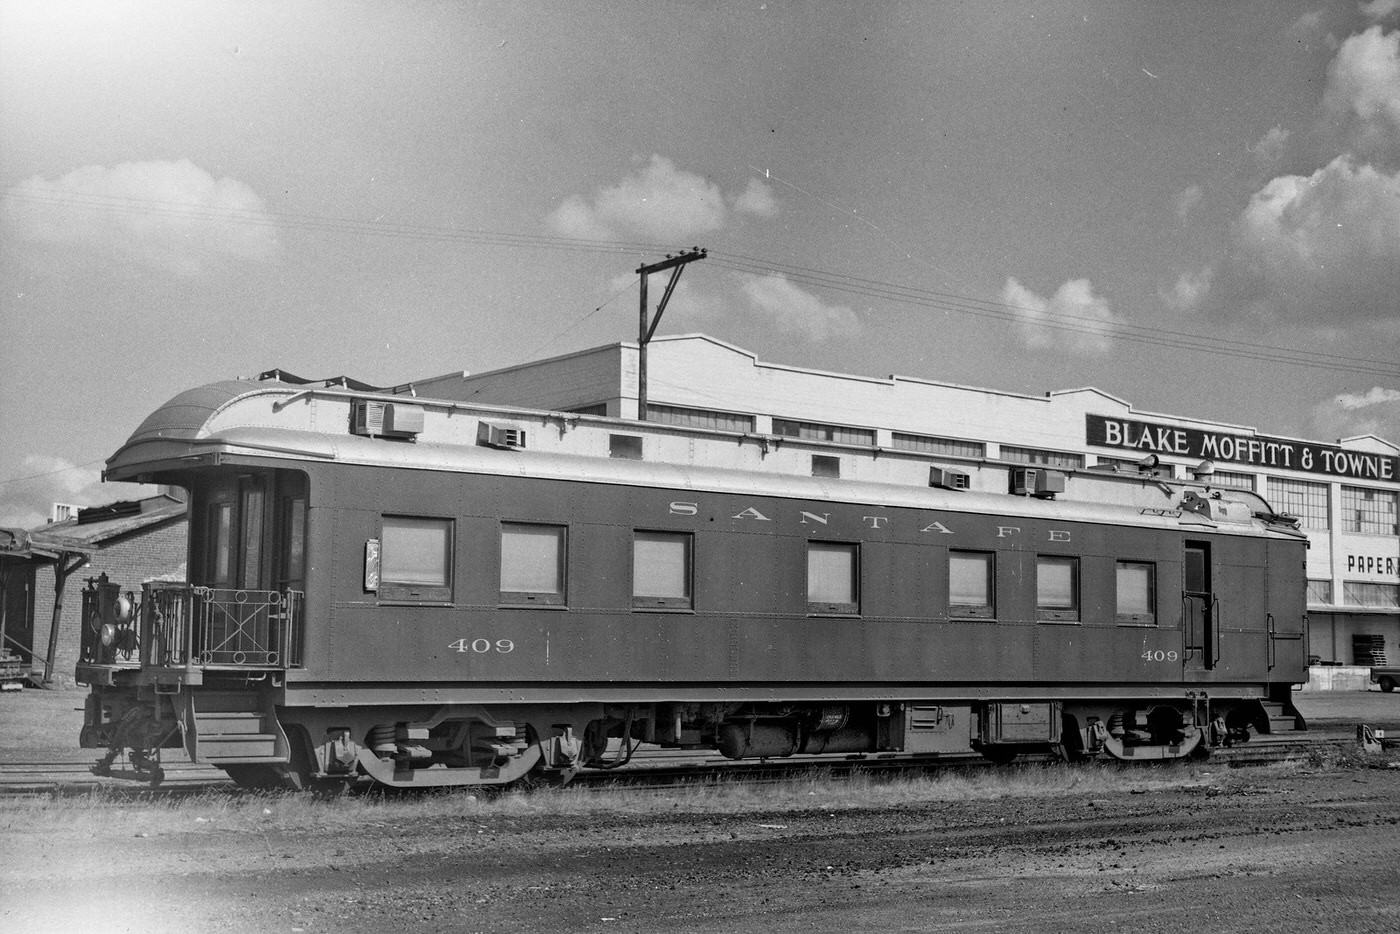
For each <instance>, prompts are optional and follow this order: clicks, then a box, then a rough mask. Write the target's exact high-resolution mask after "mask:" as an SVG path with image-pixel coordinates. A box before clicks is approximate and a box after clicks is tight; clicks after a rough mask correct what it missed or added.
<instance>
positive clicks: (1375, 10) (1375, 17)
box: [1361, 0, 1400, 21]
mask: <svg viewBox="0 0 1400 934" xmlns="http://www.w3.org/2000/svg"><path fill="white" fill-rule="evenodd" d="M1396 12H1400V0H1370V2H1369V3H1363V4H1361V15H1362V16H1364V17H1366V18H1367V19H1369V20H1372V21H1379V20H1383V19H1386V18H1387V17H1389V16H1390V15H1391V14H1392V13H1396Z"/></svg>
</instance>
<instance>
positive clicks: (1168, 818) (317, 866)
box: [0, 768, 1400, 934]
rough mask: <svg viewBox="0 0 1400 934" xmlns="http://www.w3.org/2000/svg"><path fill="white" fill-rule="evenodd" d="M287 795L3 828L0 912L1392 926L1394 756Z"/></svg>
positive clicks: (60, 917) (16, 923)
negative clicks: (1169, 769) (1172, 772)
mask: <svg viewBox="0 0 1400 934" xmlns="http://www.w3.org/2000/svg"><path fill="white" fill-rule="evenodd" d="M287 806H289V805H286V804H285V803H284V802H282V801H280V800H278V799H267V801H266V807H265V808H264V810H265V811H266V814H265V815H264V816H265V817H266V821H265V825H264V826H263V827H261V828H249V827H248V826H246V825H245V824H240V825H238V826H233V827H231V829H227V830H224V829H220V828H219V821H220V820H225V821H226V823H227V824H229V825H232V824H234V823H235V820H234V818H233V817H231V816H228V815H225V816H224V817H222V818H221V817H217V816H216V817H211V818H208V819H206V822H205V823H204V824H202V825H201V824H200V823H199V821H200V818H199V816H197V815H198V809H195V810H193V811H190V812H189V813H188V814H185V815H183V816H184V817H185V819H187V820H188V822H189V824H188V827H187V828H185V829H178V828H177V829H174V830H163V831H159V832H155V833H149V834H147V833H143V834H141V835H135V834H133V833H132V831H131V830H130V828H129V827H127V826H124V825H123V824H122V823H121V822H120V821H116V822H102V826H101V827H97V828H93V827H86V826H81V825H75V826H67V827H65V826H62V825H61V824H60V826H56V827H55V826H51V827H50V828H49V829H48V830H47V831H46V832H44V833H42V834H37V835H33V836H29V837H27V838H26V836H25V835H24V834H23V833H22V832H17V831H16V828H15V827H13V826H7V827H6V829H5V831H4V833H3V851H4V858H5V867H4V872H3V890H0V899H3V907H0V927H3V928H4V929H6V930H11V931H26V932H40V931H93V932H103V931H132V932H143V934H155V932H162V931H171V932H175V931H179V932H205V931H211V932H212V931H264V932H278V931H282V932H314V931H336V932H359V931H364V932H371V931H372V932H376V934H382V932H385V931H424V932H447V931H453V932H458V931H483V932H487V931H490V932H495V931H591V930H598V931H638V932H655V931H667V932H671V934H679V932H707V934H709V932H764V934H777V932H788V931H812V930H817V931H850V930H871V931H873V930H880V931H942V930H950V931H951V930H995V931H1027V932H1030V931H1035V932H1045V931H1059V930H1076V931H1115V930H1123V929H1127V930H1134V931H1173V932H1176V931H1179V932H1186V931H1191V932H1200V931H1211V932H1218V931H1230V930H1239V931H1246V930H1248V931H1251V932H1258V931H1260V930H1267V931H1271V932H1273V934H1292V932H1302V931H1316V930H1322V929H1325V930H1331V931H1391V930H1394V929H1395V926H1396V924H1395V921H1396V914H1397V911H1400V900H1397V897H1396V893H1397V892H1400V867H1398V866H1397V861H1396V860H1395V850H1396V848H1397V846H1398V845H1400V827H1397V823H1400V770H1397V769H1375V768H1373V769H1353V770H1346V771H1326V772H1317V773H1302V774H1299V773H1279V772H1277V771H1272V770H1268V771H1265V770H1260V771H1257V772H1256V771H1253V770H1250V771H1233V772H1227V773H1224V774H1214V773H1209V772H1206V773H1204V774H1202V775H1200V776H1199V777H1198V778H1195V779H1192V780H1190V781H1188V782H1187V783H1186V784H1184V785H1182V786H1181V787H1176V788H1154V789H1152V790H1150V791H1149V790H1144V791H1143V792H1142V793H1134V790H1133V789H1131V788H1129V789H1128V790H1127V791H1126V792H1123V793H1117V794H1114V795H1111V796H1105V795H1104V794H1103V793H1102V792H1088V793H1073V792H1070V793H1063V794H1052V795H1049V796H1045V797H1035V798H1030V799H1024V798H1021V799H1018V798H995V797H994V798H991V799H988V800H975V801H966V800H964V801H956V802H925V803H915V804H907V805H896V806H892V807H880V808H861V807H858V806H854V807H845V808H839V809H838V808H834V807H832V806H830V805H827V806H823V807H820V808H815V807H814V808H800V807H798V808H797V809H792V808H784V809H782V810H777V811H756V810H755V811H744V810H740V811H737V812H734V813H728V814H724V815H722V816H713V815H710V814H706V813H696V812H693V811H686V810H684V806H683V805H681V804H677V805H676V808H677V809H678V810H680V813H675V814H667V813H664V808H662V807H658V806H657V805H655V804H643V805H642V806H640V807H638V808H637V810H639V811H643V812H645V813H643V814H642V815H641V816H635V815H632V814H629V813H628V810H627V809H626V808H623V809H620V810H616V811H611V812H607V811H604V812H600V813H589V814H585V815H568V814H564V815H559V814H554V815H549V814H545V815H537V814H533V813H532V812H531V811H530V806H529V804H528V803H526V804H524V805H522V810H521V811H520V812H519V813H512V812H510V811H505V812H502V811H500V810H496V811H494V812H492V813H486V814H471V813H459V814H456V815H454V816H449V817H441V816H437V817H432V816H431V815H428V816H425V818H423V819H414V818H412V817H410V818H407V819H402V818H401V819H396V820H387V821H386V820H376V819H369V820H366V821H365V822H364V823H363V824H361V825H358V826H341V825H336V826H332V827H329V828H328V829H326V830H324V831H317V830H315V829H307V828H306V827H305V826H304V825H303V826H298V827H297V828H295V829H284V828H283V827H282V826H281V825H280V821H279V818H278V814H277V811H278V809H280V808H282V807H287ZM329 807H335V805H331V806H329ZM425 810H428V811H431V810H432V809H431V808H425ZM370 813H371V814H372V812H370ZM302 823H303V824H304V822H302ZM332 823H334V822H332Z"/></svg>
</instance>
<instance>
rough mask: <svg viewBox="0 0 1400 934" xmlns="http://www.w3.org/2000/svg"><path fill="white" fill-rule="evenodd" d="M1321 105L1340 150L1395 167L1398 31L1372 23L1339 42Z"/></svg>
mask: <svg viewBox="0 0 1400 934" xmlns="http://www.w3.org/2000/svg"><path fill="white" fill-rule="evenodd" d="M1322 106H1323V110H1324V111H1325V112H1326V114H1327V117H1328V126H1329V129H1330V130H1331V132H1332V133H1333V135H1334V137H1335V139H1336V142H1337V144H1338V145H1339V147H1340V148H1341V149H1342V150H1344V151H1346V152H1350V153H1352V154H1354V155H1356V156H1358V157H1359V158H1361V159H1362V160H1364V161H1367V162H1371V163H1374V164H1376V165H1380V166H1390V167H1400V31H1394V32H1391V33H1390V34H1388V35H1387V34H1385V33H1384V32H1383V31H1382V29H1381V27H1380V26H1372V27H1371V28H1370V29H1367V30H1366V31H1365V32H1363V33H1361V34H1360V35H1356V36H1351V37H1349V38H1348V39H1347V40H1346V41H1345V42H1343V43H1342V46H1341V48H1340V49H1338V51H1337V56H1336V58H1334V59H1333V60H1332V64H1331V65H1330V66H1329V67H1328V69H1327V90H1326V91H1325V92H1324V94H1323V97H1322Z"/></svg>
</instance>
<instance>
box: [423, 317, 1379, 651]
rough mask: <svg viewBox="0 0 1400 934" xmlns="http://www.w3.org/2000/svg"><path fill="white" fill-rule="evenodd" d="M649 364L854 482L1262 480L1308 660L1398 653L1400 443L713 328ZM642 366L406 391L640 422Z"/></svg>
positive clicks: (724, 423) (653, 409) (565, 368)
mask: <svg viewBox="0 0 1400 934" xmlns="http://www.w3.org/2000/svg"><path fill="white" fill-rule="evenodd" d="M647 360H648V362H647V367H646V369H647V373H648V378H647V381H646V387H645V398H646V400H647V418H648V419H649V420H651V421H655V422H665V423H670V424H679V425H688V426H692V427H697V428H707V429H717V430H720V431H731V432H736V433H738V434H740V435H748V436H752V437H753V438H754V439H755V441H756V442H758V443H765V444H766V443H769V442H771V443H773V444H775V445H780V444H782V443H783V442H784V441H791V442H795V443H797V445H796V446H797V447H799V448H800V447H801V445H800V442H801V441H820V442H823V443H824V445H825V446H832V445H834V446H836V447H835V449H836V450H837V451H838V452H839V451H840V450H841V449H843V448H844V449H849V450H850V451H851V453H852V455H856V454H859V455H861V456H852V457H850V458H841V457H832V456H830V455H829V454H828V455H808V456H807V457H806V458H805V459H800V458H796V457H794V459H793V461H792V469H794V470H808V469H810V470H812V471H814V472H816V473H818V474H820V475H825V476H844V477H851V478H855V479H860V478H861V473H860V472H861V471H862V470H864V471H872V470H874V467H873V466H871V465H872V464H873V463H874V462H875V461H878V460H879V457H878V455H880V454H883V453H888V454H889V455H890V456H891V457H905V456H908V455H918V456H921V457H923V458H926V459H928V460H930V461H934V462H937V463H939V464H944V465H946V466H948V467H949V468H950V469H951V470H955V471H962V472H966V473H967V475H968V476H969V477H972V478H974V480H973V482H974V484H975V483H976V482H977V481H976V479H975V478H977V477H978V476H979V475H985V476H987V477H993V476H995V477H1001V478H1003V479H1002V481H1001V482H1004V478H1005V476H1006V473H1005V470H1004V469H1003V470H995V471H993V470H979V468H988V467H1000V468H1005V467H1006V466H1007V465H1014V464H1036V465H1046V466H1049V467H1052V468H1054V469H1055V470H1057V471H1061V472H1064V473H1065V474H1067V475H1068V476H1069V477H1070V479H1071V482H1072V478H1073V476H1074V475H1075V473H1076V472H1082V471H1094V470H1098V471H1102V470H1106V469H1118V470H1145V469H1154V470H1160V471H1170V472H1171V474H1172V475H1173V476H1175V477H1177V478H1181V479H1191V478H1193V477H1195V478H1197V479H1200V480H1202V481H1203V482H1206V483H1209V484H1210V485H1211V486H1213V487H1217V488H1220V487H1228V488H1239V489H1249V490H1252V491H1254V492H1255V493H1258V494H1259V495H1260V496H1262V497H1264V498H1265V499H1266V500H1268V502H1269V503H1270V504H1271V505H1272V506H1273V507H1274V508H1275V509H1277V510H1279V511H1281V512H1286V513H1289V514H1291V515H1293V516H1296V517H1297V518H1298V519H1299V521H1300V523H1301V525H1302V528H1303V529H1304V530H1305V531H1306V532H1307V534H1308V538H1309V540H1310V541H1311V544H1312V547H1311V549H1310V551H1309V554H1308V566H1307V574H1308V602H1309V617H1310V634H1309V654H1310V655H1312V656H1315V657H1316V658H1317V660H1319V661H1320V662H1322V663H1323V664H1324V665H1327V664H1331V665H1347V666H1350V665H1362V666H1369V665H1371V664H1383V663H1384V661H1383V660H1384V659H1385V658H1387V657H1388V658H1389V660H1390V663H1391V664H1397V663H1400V524H1398V523H1400V517H1397V502H1398V501H1400V447H1397V446H1396V445H1394V444H1392V443H1390V442H1388V441H1385V440H1383V439H1381V438H1377V437H1374V436H1362V437H1357V438H1347V439H1343V440H1340V441H1337V442H1335V443H1321V442H1317V441H1309V440H1304V439H1297V438H1283V437H1271V436H1265V435H1261V434H1260V433H1259V432H1258V431H1256V430H1255V429H1253V428H1250V427H1246V426H1240V425H1229V424H1224V423H1221V422H1213V421H1206V420H1203V419H1193V418H1187V417H1182V416H1174V415H1159V414H1156V413H1149V412H1140V411H1137V410H1135V409H1134V408H1133V406H1132V405H1131V404H1130V403H1128V402H1126V401H1124V400H1122V399H1119V398H1117V397H1115V396H1112V395H1109V394H1108V393H1105V392H1101V391H1099V390H1097V389H1092V388H1083V389H1067V390H1061V391H1056V392H1050V393H1047V394H1045V395H1043V396H1028V395H1022V394H1018V393H1009V392H1001V391H998V390H994V389H978V388H973V387H968V386H957V385H952V384H949V383H940V382H936V381H933V380H926V379H915V378H910V377H903V376H889V377H871V376H855V375H851V374H846V373H829V372H823V371H819V370H811V369H804V368H801V367H793V366H785V365H782V364H775V363H767V362H764V361H761V360H758V359H757V358H756V357H755V356H754V355H753V354H751V353H748V352H747V351H744V350H742V349H740V348H738V347H735V346H732V345H730V344H726V343H724V342H723V341H719V340H716V339H714V338H711V337H706V336H703V335H683V336H675V337H658V338H655V339H654V340H652V341H651V342H650V343H649V344H648V346H647ZM639 362H640V347H639V345H638V344H637V343H635V342H623V343H617V344H610V345H607V346H604V347H598V348H594V349H591V350H584V351H579V352H577V353H572V354H566V355H563V356H558V357H553V358H550V359H546V360H539V361H535V362H531V363H524V364H520V365H518V366H513V367H508V368H505V369H501V370H493V371H490V372H485V373H479V374H466V373H455V374H449V375H446V376H440V377H434V378H432V379H428V380H420V381H416V382H415V383H414V384H412V390H413V391H414V392H416V393H417V394H419V395H422V396H428V397H433V398H441V399H452V400H457V401H463V402H483V403H484V402H490V403H496V404H508V405H514V406H522V407H528V408H543V409H550V410H554V411H561V412H576V413H585V414H592V415H605V416H610V417H613V418H623V419H636V418H637V416H638V411H637V407H638V397H639V388H640V387H639V380H638V374H639V370H640V366H639ZM826 449H827V450H828V451H829V450H831V448H830V447H827V448H826ZM872 452H874V453H875V454H876V455H877V457H876V458H875V459H874V461H872V459H871V458H870V456H869V455H870V454H871V453H872ZM618 456H626V454H625V453H619V454H618ZM1154 457H1155V459H1156V460H1155V466H1154V465H1153V461H1152V460H1151V459H1152V458H1154ZM871 479H874V478H873V477H872V478H871ZM989 482H990V481H989Z"/></svg>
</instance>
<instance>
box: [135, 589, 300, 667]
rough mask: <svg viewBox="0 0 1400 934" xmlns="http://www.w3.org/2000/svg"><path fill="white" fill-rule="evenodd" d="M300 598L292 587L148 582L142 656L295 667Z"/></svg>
mask: <svg viewBox="0 0 1400 934" xmlns="http://www.w3.org/2000/svg"><path fill="white" fill-rule="evenodd" d="M304 600H305V595H304V594H303V593H302V592H301V591H298V590H284V591H276V590H236V589H233V588H223V587H199V586H193V587H192V586H190V585H188V584H169V583H161V582H152V583H148V584H146V586H145V594H144V599H143V600H142V629H143V630H144V632H145V634H146V637H145V638H143V639H142V646H143V650H144V651H143V653H142V661H143V662H144V663H145V664H147V665H155V666H159V667H169V666H183V665H199V666H205V665H210V666H221V667H222V666H232V667H244V666H246V667H255V668H299V667H301V663H302V660H301V636H302V627H303V625H304V616H305V614H304V613H303V602H304Z"/></svg>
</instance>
